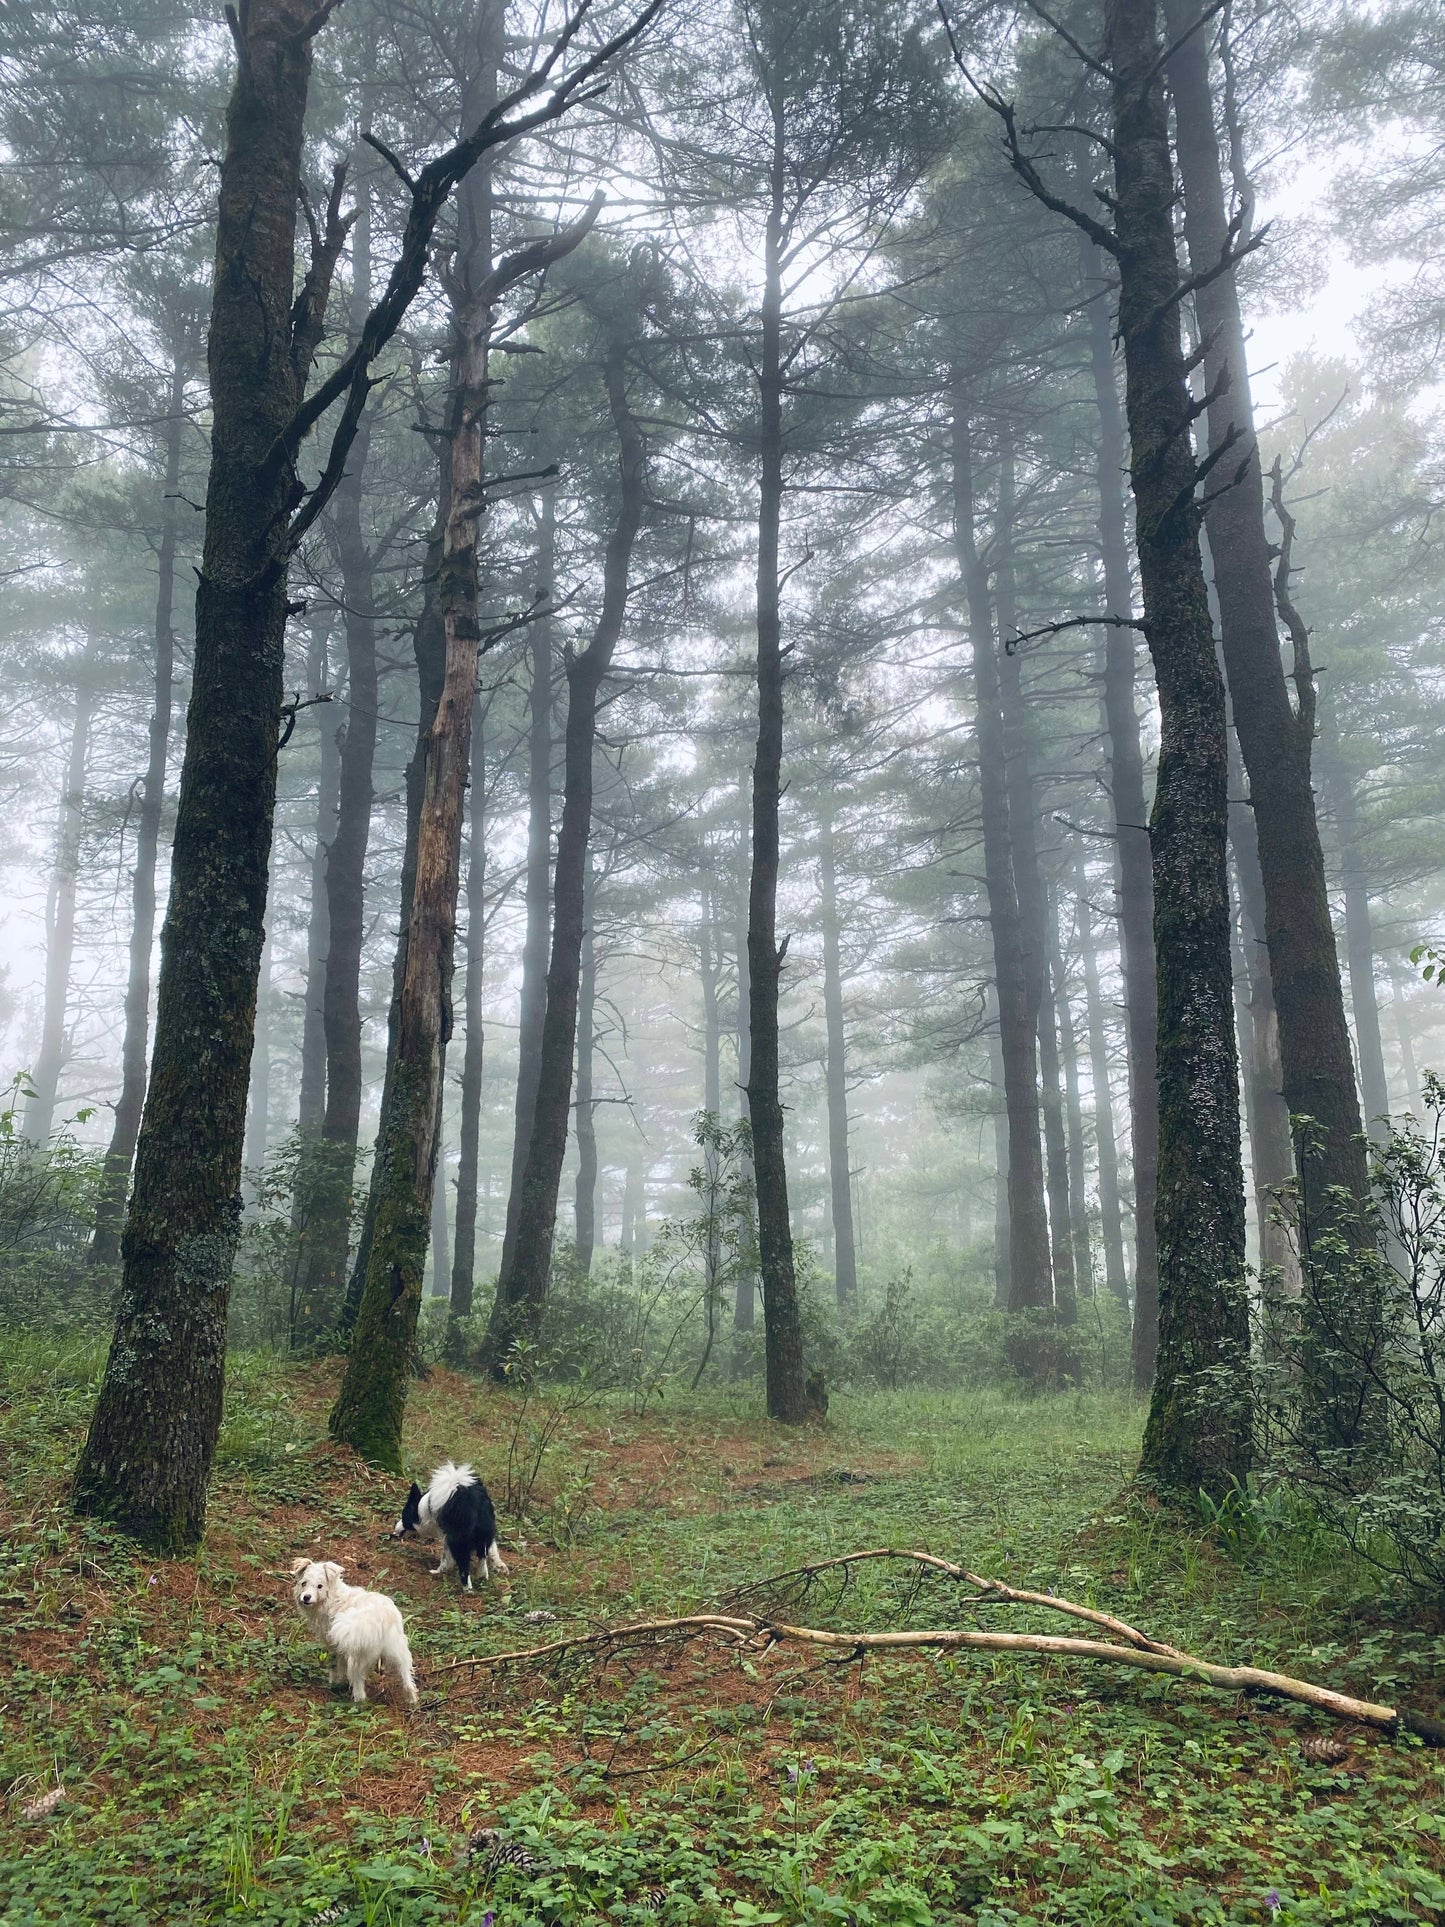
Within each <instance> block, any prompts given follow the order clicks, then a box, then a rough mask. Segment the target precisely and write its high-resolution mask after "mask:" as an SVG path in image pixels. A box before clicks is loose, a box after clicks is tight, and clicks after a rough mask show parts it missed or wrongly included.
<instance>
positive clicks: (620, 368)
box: [485, 338, 647, 1376]
mask: <svg viewBox="0 0 1445 1927" xmlns="http://www.w3.org/2000/svg"><path fill="white" fill-rule="evenodd" d="M626 348H627V344H626V342H625V341H624V340H622V339H620V338H619V339H616V340H614V341H613V342H612V343H610V345H609V348H608V353H607V363H606V371H605V373H606V382H607V397H608V403H609V407H610V409H611V414H612V425H613V428H614V430H615V431H616V434H617V440H618V449H619V460H620V470H621V488H620V494H619V499H618V509H617V520H616V522H615V524H614V525H613V529H612V532H611V535H610V537H609V538H608V543H607V556H606V561H605V563H604V566H603V574H602V607H601V610H600V612H599V614H598V617H597V626H596V628H595V630H594V631H593V635H592V640H591V642H590V643H589V644H588V646H587V648H586V649H584V650H583V651H582V653H581V654H580V655H578V656H575V657H574V658H573V659H572V660H571V661H570V662H569V663H568V665H567V734H566V751H565V775H564V779H563V794H562V825H561V829H560V830H559V832H558V836H557V868H556V876H555V879H554V883H553V912H552V957H551V962H550V965H549V967H548V971H547V1001H546V1009H545V1013H544V1017H543V1023H542V1052H541V1058H540V1061H539V1064H538V1070H537V1095H536V1102H535V1105H534V1108H533V1118H532V1138H531V1143H530V1145H529V1147H528V1152H527V1162H526V1165H525V1166H524V1168H523V1171H522V1179H521V1183H520V1186H519V1187H518V1193H517V1208H516V1212H515V1233H514V1237H513V1244H512V1257H511V1264H510V1266H508V1265H507V1263H506V1261H505V1259H504V1261H503V1267H502V1272H501V1275H500V1277H499V1278H498V1280H497V1302H496V1306H495V1309H494V1311H493V1315H492V1325H491V1329H490V1331H489V1332H488V1335H487V1344H486V1348H485V1361H486V1363H487V1364H488V1365H489V1366H490V1368H491V1370H492V1372H493V1374H494V1375H495V1376H501V1375H502V1372H503V1369H504V1365H505V1360H506V1357H507V1352H508V1348H509V1347H510V1346H511V1344H512V1343H513V1341H514V1340H515V1339H516V1338H518V1337H526V1338H528V1339H531V1340H533V1341H535V1340H536V1338H537V1336H538V1334H539V1332H540V1330H541V1324H542V1314H543V1309H544V1306H545V1304H546V1298H547V1281H548V1276H549V1274H550V1271H551V1265H552V1243H553V1239H554V1237H555V1235H556V1229H557V1196H558V1191H559V1189H560V1187H561V1182H562V1165H563V1162H564V1160H565V1158H566V1155H567V1129H568V1124H569V1121H570V1118H571V1112H572V1071H573V1065H574V1062H575V1056H576V1048H577V993H578V986H579V980H580V976H581V967H582V942H583V930H584V925H585V896H586V874H587V845H588V840H589V838H590V836H591V831H592V756H593V748H594V745H595V742H596V737H597V704H598V697H599V694H600V691H601V687H602V683H603V680H604V678H605V677H606V675H607V672H608V670H609V668H610V667H611V663H612V656H613V652H614V651H615V649H616V647H617V643H618V640H619V638H620V636H621V634H622V624H623V620H624V618H625V616H626V613H627V594H628V571H629V569H630V567H631V562H632V551H633V547H634V545H635V543H636V540H637V534H638V530H639V529H640V528H641V526H642V511H643V504H644V500H645V497H646V487H647V465H646V451H645V448H644V445H643V438H642V432H641V430H640V429H639V428H638V425H637V423H636V421H635V419H634V418H633V415H632V412H631V409H630V407H629V405H628V400H627V356H626Z"/></svg>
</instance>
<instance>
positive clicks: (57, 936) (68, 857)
mask: <svg viewBox="0 0 1445 1927" xmlns="http://www.w3.org/2000/svg"><path fill="white" fill-rule="evenodd" d="M95 696H96V690H95V638H94V636H91V637H89V638H88V639H87V641H86V645H85V649H84V651H83V653H82V655H81V657H80V659H79V661H78V662H77V663H76V665H75V702H74V706H73V708H72V710H71V720H70V748H69V751H68V753H67V755H66V758H65V775H64V777H63V779H62V783H61V791H60V809H59V812H58V815H57V822H56V832H55V862H54V864H53V865H52V867H51V871H50V887H49V889H48V890H47V891H46V895H45V1004H44V1010H43V1016H42V1020H41V1028H40V1052H39V1055H38V1056H37V1057H36V1059H35V1069H34V1071H33V1072H32V1073H31V1077H30V1086H31V1094H30V1097H29V1098H28V1100H27V1101H26V1105H25V1136H26V1138H27V1139H28V1140H29V1142H30V1143H31V1144H34V1145H38V1146H41V1147H43V1146H45V1145H46V1144H48V1143H49V1141H50V1133H51V1131H52V1130H53V1129H54V1126H55V1106H56V1103H57V1101H58V1098H59V1094H60V1073H61V1071H62V1070H63V1069H64V1068H65V1060H66V1057H67V1055H68V1054H69V1044H70V1034H69V1032H68V1031H67V1029H66V1026H65V1019H66V1014H67V1011H68V1009H69V1004H70V966H71V963H72V961H73V959H74V956H75V898H76V890H77V886H78V884H79V881H80V839H81V836H82V834H83V832H84V829H85V770H86V764H87V762H88V761H89V757H90V729H91V724H92V723H93V722H94V720H95Z"/></svg>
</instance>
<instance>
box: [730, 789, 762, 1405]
mask: <svg viewBox="0 0 1445 1927" xmlns="http://www.w3.org/2000/svg"><path fill="white" fill-rule="evenodd" d="M747 801H748V799H747V797H746V796H745V797H744V807H746V805H747ZM738 861H739V867H740V876H739V890H738V905H737V925H736V929H735V932H734V943H733V950H734V954H735V955H736V958H737V972H738V1089H739V1091H740V1092H741V1094H742V1114H743V1116H744V1117H746V1116H747V1115H748V1079H749V1077H750V1075H751V1066H752V1061H753V1052H752V1017H751V1011H752V993H751V991H750V989H749V987H748V884H749V879H750V877H751V874H752V868H751V863H750V860H749V838H748V836H747V835H746V834H741V835H740V837H739V841H738ZM751 1128H752V1127H751V1125H749V1129H751ZM746 1165H747V1182H746V1183H745V1184H744V1186H743V1193H744V1196H745V1197H746V1199H747V1206H746V1210H747V1223H746V1225H745V1226H744V1228H743V1243H744V1249H745V1253H746V1254H747V1255H746V1256H744V1255H742V1254H740V1255H739V1263H738V1267H737V1273H738V1280H737V1288H736V1290H735V1291H734V1293H733V1331H734V1332H735V1333H736V1332H750V1331H752V1329H753V1327H754V1325H755V1323H756V1320H757V1298H758V1280H757V1271H756V1267H755V1266H754V1264H753V1262H752V1258H753V1255H754V1254H755V1253H756V1251H757V1244H758V1237H757V1230H758V1224H757V1185H756V1182H755V1177H754V1172H753V1161H752V1157H751V1155H748V1156H747V1158H746ZM744 1360H745V1352H744V1348H743V1346H741V1345H735V1346H734V1350H733V1376H734V1377H735V1378H736V1377H738V1376H739V1375H740V1373H741V1371H742V1369H743V1365H744Z"/></svg>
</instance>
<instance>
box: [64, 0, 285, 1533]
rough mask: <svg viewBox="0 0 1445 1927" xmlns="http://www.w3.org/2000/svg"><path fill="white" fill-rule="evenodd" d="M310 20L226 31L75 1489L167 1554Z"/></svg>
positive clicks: (220, 1297) (212, 1315)
mask: <svg viewBox="0 0 1445 1927" xmlns="http://www.w3.org/2000/svg"><path fill="white" fill-rule="evenodd" d="M313 20H314V15H313V10H312V9H311V7H310V6H309V5H302V4H298V0H251V4H250V5H249V7H248V8H247V9H246V12H245V14H244V16H243V18H242V19H241V20H238V21H237V23H236V24H235V26H234V28H233V32H234V33H235V36H236V38H237V40H238V41H239V43H240V53H239V58H238V65H237V71H236V77H235V81H234V84H233V86H232V90H231V98H230V103H229V106H228V109H227V119H226V144H225V154H224V157H223V159H222V162H221V170H220V206H219V215H218V224H217V236H216V276H215V281H214V293H213V305H212V311H211V326H210V336H209V348H208V359H209V366H210V377H211V409H212V434H211V469H210V478H209V482H208V486H207V494H206V529H205V542H204V550H203V560H202V566H201V572H200V583H199V588H198V591H197V596H196V631H195V672H194V677H193V681H192V693H191V701H190V710H189V715H188V718H187V731H186V755H185V762H184V765H183V767H182V771H181V785H180V797H179V804H178V810H177V820H176V833H175V846H174V854H173V858H172V864H171V890H170V903H169V907H168V910H167V914H166V923H165V929H164V932H163V934H162V939H161V955H162V961H161V973H160V984H159V988H158V992H157V999H156V1035H155V1049H154V1053H153V1057H152V1063H151V1076H150V1087H149V1090H148V1092H147V1095H146V1102H145V1111H144V1115H143V1118H142V1122H141V1130H140V1138H139V1142H138V1145H137V1151H136V1167H135V1184H134V1189H133V1192H132V1196H131V1203H130V1211H129V1215H128V1217H127V1221H126V1228H125V1233H124V1236H123V1239H122V1250H123V1253H124V1279H123V1283H122V1286H121V1296H120V1304H119V1310H118V1314H117V1319H116V1330H115V1337H114V1340H113V1342H112V1345H111V1352H110V1359H109V1362H108V1364H107V1367H106V1375H105V1382H104V1384H103V1386H102V1388H101V1394H100V1399H99V1402H98V1404H97V1406H96V1409H95V1413H94V1416H93V1418H92V1420H91V1426H90V1433H89V1436H88V1438H87V1440H86V1444H85V1449H84V1451H83V1453H82V1455H81V1460H80V1464H79V1467H78V1469H77V1473H76V1483H75V1502H76V1505H77V1507H78V1508H79V1509H80V1510H81V1511H84V1512H95V1513H101V1514H103V1515H105V1516H106V1517H108V1518H110V1519H112V1520H113V1521H114V1522H116V1523H117V1524H120V1525H123V1526H125V1527H127V1528H128V1529H130V1530H131V1531H133V1532H135V1533H137V1534H139V1535H141V1536H143V1537H144V1538H146V1539H148V1540H150V1541H152V1542H155V1543H157V1544H159V1545H162V1546H166V1547H173V1548H174V1547H181V1546H187V1545H192V1544H194V1543H195V1542H196V1541H197V1540H198V1539H199V1537H200V1534H201V1530H202V1526H203V1522H204V1516H205V1494H206V1481H207V1477H208V1475H209V1472H210V1466H211V1456H212V1453H213V1451H214V1449H215V1441H216V1435H217V1432H218V1430H219V1428H220V1420H221V1396H222V1380H223V1375H224V1367H225V1342H226V1313H227V1306H228V1301H229V1296H230V1278H231V1265H232V1260H233V1257H234V1254H235V1248H236V1237H237V1232H238V1228H239V1223H240V1201H239V1195H238V1192H239V1185H240V1177H241V1154H242V1148H243V1139H244V1134H245V1104H246V1083H247V1067H248V1064H249V1060H250V1055H251V1042H252V1028H253V1025H254V1021H255V1013H256V984H257V977H258V974H259V970H260V959H261V945H262V940H263V934H264V933H263V923H264V919H265V910H266V880H267V863H268V859H269V856H270V848H271V826H272V817H273V813H274V808H275V791H276V760H277V751H276V744H277V736H278V726H279V722H280V715H281V701H282V682H281V679H282V663H283V637H284V631H285V624H286V561H287V557H286V545H287V542H288V540H289V531H288V524H287V514H288V510H289V507H290V502H291V489H292V475H291V472H290V470H289V468H288V466H287V464H285V463H284V462H277V461H275V460H274V459H268V457H269V456H270V451H271V450H272V448H273V446H274V444H275V442H276V438H277V435H278V434H279V432H280V431H281V430H282V429H283V428H284V427H285V426H286V425H287V423H288V422H289V420H290V418H291V416H292V415H293V413H294V411H295V409H296V406H297V404H298V402H299V400H300V397H301V394H302V391H303V390H304V386H305V380H306V374H307V362H308V357H307V355H305V354H304V353H302V352H301V351H300V344H299V343H298V342H296V341H293V338H292V327H291V317H292V298H293V291H294V276H295V246H296V210H297V205H298V191H299V187H300V181H301V153H302V143H303V136H304V122H305V114H306V95H307V88H308V84H309V80H310V70H311V34H312V33H313V32H314V30H315V29H314V25H313ZM158 1328H162V1329H164V1330H165V1331H166V1333H167V1335H168V1340H169V1342H168V1343H167V1344H165V1345H163V1346H161V1345H157V1344H155V1343H154V1333H155V1332H156V1330H157V1329H158Z"/></svg>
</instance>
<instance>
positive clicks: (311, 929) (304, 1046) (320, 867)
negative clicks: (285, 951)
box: [292, 609, 341, 1234]
mask: <svg viewBox="0 0 1445 1927" xmlns="http://www.w3.org/2000/svg"><path fill="white" fill-rule="evenodd" d="M330 633H331V611H330V610H329V609H327V610H321V609H318V610H317V611H316V612H315V613H314V614H313V616H312V618H311V641H310V646H309V647H308V649H307V651H306V682H307V691H308V694H309V695H311V696H313V697H315V696H320V695H321V693H322V691H323V690H324V689H325V688H326V681H327V676H328V673H329V665H328V663H327V643H328V640H329V638H330ZM315 714H316V721H317V732H316V733H317V744H316V752H317V779H316V840H315V842H314V844H313V845H312V851H311V876H310V885H311V887H310V892H309V898H308V915H307V920H306V989H305V992H304V993H303V994H304V997H305V1007H304V1009H303V1010H302V1013H301V1091H300V1096H299V1098H298V1100H297V1105H296V1129H297V1133H298V1135H299V1136H300V1138H301V1139H302V1141H303V1144H304V1143H305V1142H306V1141H307V1140H309V1139H314V1138H315V1137H316V1136H317V1134H318V1133H319V1131H320V1129H321V1120H322V1118H323V1117H324V1116H325V1114H326V1019H325V1011H324V1006H325V1001H326V952H327V949H328V948H329V946H330V942H331V923H330V915H329V912H328V908H327V903H326V852H327V850H328V849H329V847H330V844H331V839H332V837H333V836H334V835H335V834H336V800H337V790H338V787H339V784H340V780H341V751H340V749H339V747H338V745H337V740H336V712H335V711H334V710H333V709H331V708H330V706H329V705H327V704H324V703H322V704H318V706H317V708H316V711H315ZM306 1190H307V1186H306V1184H305V1183H304V1182H298V1184H297V1187H296V1197H295V1199H294V1201H293V1206H292V1222H293V1226H294V1228H295V1229H296V1231H297V1232H298V1234H304V1231H305V1226H306V1221H307V1218H308V1216H309V1212H308V1201H307V1198H306V1195H305V1193H306Z"/></svg>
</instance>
